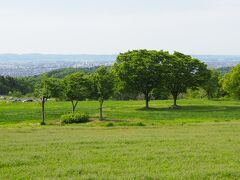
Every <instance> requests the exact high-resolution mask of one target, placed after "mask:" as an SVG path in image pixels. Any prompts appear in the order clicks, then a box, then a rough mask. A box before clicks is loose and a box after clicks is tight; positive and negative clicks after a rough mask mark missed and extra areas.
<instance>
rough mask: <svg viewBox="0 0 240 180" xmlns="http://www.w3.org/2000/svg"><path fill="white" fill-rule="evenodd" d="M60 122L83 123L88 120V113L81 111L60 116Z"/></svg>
mask: <svg viewBox="0 0 240 180" xmlns="http://www.w3.org/2000/svg"><path fill="white" fill-rule="evenodd" d="M60 121H61V123H62V124H73V123H85V122H88V121H89V115H88V114H83V113H71V114H66V115H62V116H61V120H60Z"/></svg>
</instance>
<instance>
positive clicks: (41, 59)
mask: <svg viewBox="0 0 240 180" xmlns="http://www.w3.org/2000/svg"><path fill="white" fill-rule="evenodd" d="M116 57H117V55H48V54H25V55H18V54H2V55H0V75H4V76H13V77H24V76H34V75H39V74H42V73H45V72H49V71H52V70H55V69H61V68H68V67H73V68H79V67H95V66H101V65H107V66H111V65H112V64H113V63H114V62H115V60H116ZM193 57H195V58H197V59H199V60H201V61H203V62H205V63H206V64H207V65H208V67H209V68H221V67H232V66H235V65H236V64H238V63H240V55H239V56H237V55H236V56H231V55H193Z"/></svg>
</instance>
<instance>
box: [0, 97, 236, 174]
mask: <svg viewBox="0 0 240 180" xmlns="http://www.w3.org/2000/svg"><path fill="white" fill-rule="evenodd" d="M104 105H105V109H104V116H105V118H106V120H105V121H104V122H100V121H98V120H97V117H98V103H97V102H91V101H89V102H81V103H80V104H79V107H78V111H81V112H87V113H89V115H90V116H91V122H89V123H86V124H80V125H65V126H61V125H60V124H59V123H58V122H59V117H60V116H61V114H65V113H67V112H69V111H70V110H71V105H70V103H69V102H47V104H46V110H47V111H46V118H47V126H43V127H42V126H40V125H39V122H40V119H41V117H40V104H38V103H6V102H1V103H0V144H1V146H0V152H1V153H0V179H240V170H239V169H240V154H239V152H240V121H239V120H240V102H239V101H207V100H181V101H179V105H182V109H178V110H172V109H169V108H168V107H169V106H170V105H171V101H152V102H151V107H152V108H151V109H150V110H145V109H144V108H143V106H144V102H143V101H124V102H122V101H108V102H106V103H105V104H104ZM110 122H111V123H112V125H113V126H111V127H108V125H109V123H110ZM139 122H142V124H144V126H140V125H139Z"/></svg>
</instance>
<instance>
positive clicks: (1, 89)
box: [0, 76, 33, 95]
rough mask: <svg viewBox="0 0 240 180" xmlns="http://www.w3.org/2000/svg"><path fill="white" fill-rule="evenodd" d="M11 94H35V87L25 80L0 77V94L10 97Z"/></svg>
mask: <svg viewBox="0 0 240 180" xmlns="http://www.w3.org/2000/svg"><path fill="white" fill-rule="evenodd" d="M11 92H19V93H20V94H23V95H25V94H27V93H30V92H33V86H32V85H31V84H30V83H29V82H28V81H27V80H26V79H24V78H13V77H10V76H6V77H4V76H0V94H1V95H8V94H9V93H11Z"/></svg>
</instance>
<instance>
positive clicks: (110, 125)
mask: <svg viewBox="0 0 240 180" xmlns="http://www.w3.org/2000/svg"><path fill="white" fill-rule="evenodd" d="M113 126H114V124H113V123H111V122H110V123H107V124H106V127H113Z"/></svg>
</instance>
